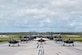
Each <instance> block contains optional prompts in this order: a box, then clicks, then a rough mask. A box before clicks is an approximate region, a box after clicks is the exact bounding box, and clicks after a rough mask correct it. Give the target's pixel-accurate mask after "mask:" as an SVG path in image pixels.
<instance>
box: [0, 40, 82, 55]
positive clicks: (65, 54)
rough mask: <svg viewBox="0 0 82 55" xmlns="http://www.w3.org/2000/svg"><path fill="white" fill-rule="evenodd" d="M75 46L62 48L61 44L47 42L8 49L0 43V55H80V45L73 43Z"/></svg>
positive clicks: (81, 49)
mask: <svg viewBox="0 0 82 55" xmlns="http://www.w3.org/2000/svg"><path fill="white" fill-rule="evenodd" d="M74 44H75V46H71V45H70V46H69V45H68V44H67V45H66V46H63V43H61V42H58V43H56V42H55V41H53V40H52V41H51V40H48V41H46V44H42V45H39V47H38V48H37V41H29V42H28V43H20V46H19V47H18V46H17V45H14V46H11V47H9V46H8V45H9V43H7V42H5V43H0V55H82V43H81V42H75V43H74Z"/></svg>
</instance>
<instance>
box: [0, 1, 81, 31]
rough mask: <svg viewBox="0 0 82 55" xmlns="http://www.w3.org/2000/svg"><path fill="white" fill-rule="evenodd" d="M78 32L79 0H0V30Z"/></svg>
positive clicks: (79, 29)
mask: <svg viewBox="0 0 82 55" xmlns="http://www.w3.org/2000/svg"><path fill="white" fill-rule="evenodd" d="M29 31H35V32H82V0H0V32H29Z"/></svg>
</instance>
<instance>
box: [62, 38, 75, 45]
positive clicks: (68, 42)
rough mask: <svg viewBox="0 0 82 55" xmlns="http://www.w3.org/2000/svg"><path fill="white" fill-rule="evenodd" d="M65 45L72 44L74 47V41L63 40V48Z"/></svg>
mask: <svg viewBox="0 0 82 55" xmlns="http://www.w3.org/2000/svg"><path fill="white" fill-rule="evenodd" d="M65 44H69V46H70V44H72V45H73V46H74V40H71V39H68V40H65V41H64V44H63V46H65Z"/></svg>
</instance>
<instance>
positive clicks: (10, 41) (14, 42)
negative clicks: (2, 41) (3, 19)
mask: <svg viewBox="0 0 82 55" xmlns="http://www.w3.org/2000/svg"><path fill="white" fill-rule="evenodd" d="M11 44H13V45H14V44H18V46H20V45H19V41H17V40H14V39H11V40H9V46H11Z"/></svg>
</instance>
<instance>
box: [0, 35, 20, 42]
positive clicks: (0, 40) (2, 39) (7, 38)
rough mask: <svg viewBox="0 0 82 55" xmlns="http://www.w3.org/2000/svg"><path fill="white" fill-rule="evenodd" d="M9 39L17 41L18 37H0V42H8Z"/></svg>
mask: <svg viewBox="0 0 82 55" xmlns="http://www.w3.org/2000/svg"><path fill="white" fill-rule="evenodd" d="M10 39H15V40H19V35H10V36H6V35H5V36H1V37H0V42H5V41H9V40H10Z"/></svg>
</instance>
